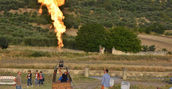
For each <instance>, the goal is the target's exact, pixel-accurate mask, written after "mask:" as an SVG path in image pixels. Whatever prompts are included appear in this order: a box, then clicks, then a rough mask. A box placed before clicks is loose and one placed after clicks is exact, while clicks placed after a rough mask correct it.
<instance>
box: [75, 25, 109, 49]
mask: <svg viewBox="0 0 172 89" xmlns="http://www.w3.org/2000/svg"><path fill="white" fill-rule="evenodd" d="M105 40H106V32H105V29H104V27H103V26H102V25H100V24H94V23H90V24H86V25H84V26H82V27H81V28H80V29H79V31H78V36H77V37H76V45H77V48H78V49H81V50H84V51H87V52H89V51H90V52H95V51H99V46H100V45H102V46H104V45H105Z"/></svg>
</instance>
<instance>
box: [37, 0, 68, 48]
mask: <svg viewBox="0 0 172 89" xmlns="http://www.w3.org/2000/svg"><path fill="white" fill-rule="evenodd" d="M38 3H41V6H40V9H39V13H41V14H42V6H43V5H46V7H47V9H48V12H49V14H50V15H51V19H52V20H53V25H54V28H55V29H54V30H55V32H56V37H57V40H58V47H59V48H62V47H63V46H64V45H63V40H62V34H63V33H64V32H65V31H66V26H65V25H64V22H63V19H64V16H63V13H62V11H61V10H60V8H59V7H60V6H62V5H64V4H65V0H38Z"/></svg>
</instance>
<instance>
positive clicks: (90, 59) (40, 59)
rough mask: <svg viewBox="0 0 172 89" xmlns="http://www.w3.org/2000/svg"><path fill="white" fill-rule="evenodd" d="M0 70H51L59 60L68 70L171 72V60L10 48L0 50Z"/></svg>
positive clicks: (40, 48)
mask: <svg viewBox="0 0 172 89" xmlns="http://www.w3.org/2000/svg"><path fill="white" fill-rule="evenodd" d="M0 55H1V60H0V64H1V65H0V67H1V68H33V69H35V68H40V69H53V68H54V66H55V65H56V64H58V62H59V60H64V61H65V65H67V66H68V67H70V68H71V69H84V68H85V67H89V68H90V69H92V70H94V69H96V70H102V69H103V68H104V67H107V68H109V69H112V70H117V71H120V70H123V68H124V67H125V68H127V69H128V70H129V71H155V72H165V71H172V67H171V65H172V59H171V56H170V55H169V56H151V55H147V56H127V55H119V56H117V55H112V54H109V53H107V54H104V55H99V54H98V53H86V52H83V51H79V50H71V49H61V50H58V49H57V48H56V47H29V46H28V47H27V46H10V47H9V48H8V49H7V50H0Z"/></svg>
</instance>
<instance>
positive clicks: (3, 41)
mask: <svg viewBox="0 0 172 89" xmlns="http://www.w3.org/2000/svg"><path fill="white" fill-rule="evenodd" d="M0 47H1V48H2V49H6V48H8V39H7V38H6V37H0Z"/></svg>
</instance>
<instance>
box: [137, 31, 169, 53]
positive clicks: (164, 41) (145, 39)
mask: <svg viewBox="0 0 172 89" xmlns="http://www.w3.org/2000/svg"><path fill="white" fill-rule="evenodd" d="M139 38H140V39H141V41H142V44H143V45H155V46H156V48H157V50H162V49H163V48H166V49H167V50H168V51H172V37H163V36H154V35H145V34H144V35H143V34H140V35H139Z"/></svg>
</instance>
